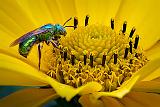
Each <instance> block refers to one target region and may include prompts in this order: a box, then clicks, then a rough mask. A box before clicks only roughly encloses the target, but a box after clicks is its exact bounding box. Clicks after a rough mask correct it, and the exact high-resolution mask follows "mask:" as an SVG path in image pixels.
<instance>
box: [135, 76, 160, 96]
mask: <svg viewBox="0 0 160 107" xmlns="http://www.w3.org/2000/svg"><path fill="white" fill-rule="evenodd" d="M132 90H133V91H141V92H153V93H160V77H159V81H158V80H157V79H156V80H152V81H142V82H139V83H137V84H136V85H135V86H134V87H133V89H132Z"/></svg>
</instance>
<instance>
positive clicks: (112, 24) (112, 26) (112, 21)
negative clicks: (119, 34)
mask: <svg viewBox="0 0 160 107" xmlns="http://www.w3.org/2000/svg"><path fill="white" fill-rule="evenodd" d="M111 28H112V29H114V19H111Z"/></svg>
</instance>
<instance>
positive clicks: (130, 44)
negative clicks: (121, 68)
mask: <svg viewBox="0 0 160 107" xmlns="http://www.w3.org/2000/svg"><path fill="white" fill-rule="evenodd" d="M129 46H130V48H129V50H130V53H131V54H132V47H133V46H132V41H130V42H129Z"/></svg>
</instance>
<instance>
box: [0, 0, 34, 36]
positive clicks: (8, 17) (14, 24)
mask: <svg viewBox="0 0 160 107" xmlns="http://www.w3.org/2000/svg"><path fill="white" fill-rule="evenodd" d="M0 7H1V8H0V19H1V20H0V23H1V25H2V26H3V27H4V28H6V29H8V30H10V31H11V32H12V33H14V34H15V35H19V34H21V33H25V31H27V30H29V29H31V28H33V27H34V24H33V21H32V20H31V19H30V16H29V15H28V14H27V13H26V12H25V11H24V10H23V9H22V7H21V6H19V4H18V3H17V2H15V1H11V0H6V1H1V4H0Z"/></svg>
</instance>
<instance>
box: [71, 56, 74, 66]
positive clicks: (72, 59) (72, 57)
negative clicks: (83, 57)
mask: <svg viewBox="0 0 160 107" xmlns="http://www.w3.org/2000/svg"><path fill="white" fill-rule="evenodd" d="M71 63H72V65H74V64H75V56H74V55H71Z"/></svg>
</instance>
